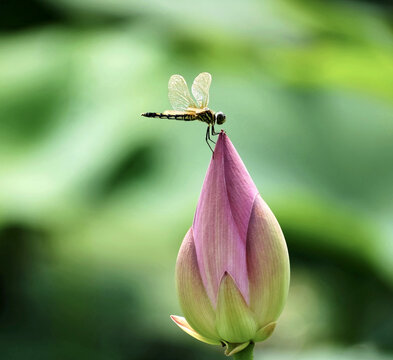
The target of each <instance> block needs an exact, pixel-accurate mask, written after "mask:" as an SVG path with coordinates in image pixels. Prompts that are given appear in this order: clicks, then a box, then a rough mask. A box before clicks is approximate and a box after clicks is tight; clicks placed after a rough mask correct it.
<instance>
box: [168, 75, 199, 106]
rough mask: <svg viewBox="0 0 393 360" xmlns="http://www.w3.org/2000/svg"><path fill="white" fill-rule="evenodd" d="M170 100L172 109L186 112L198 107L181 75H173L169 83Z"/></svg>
mask: <svg viewBox="0 0 393 360" xmlns="http://www.w3.org/2000/svg"><path fill="white" fill-rule="evenodd" d="M168 98H169V102H170V103H171V105H172V108H173V109H174V110H176V111H185V110H186V109H187V108H189V107H197V106H196V104H195V101H194V100H193V99H192V98H191V95H190V92H189V91H188V88H187V83H186V81H185V80H184V78H183V76H181V75H172V76H171V78H170V79H169V83H168Z"/></svg>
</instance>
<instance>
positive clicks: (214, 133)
mask: <svg viewBox="0 0 393 360" xmlns="http://www.w3.org/2000/svg"><path fill="white" fill-rule="evenodd" d="M219 134H220V133H216V131H215V130H214V125H212V135H219Z"/></svg>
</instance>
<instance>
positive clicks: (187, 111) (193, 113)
mask: <svg viewBox="0 0 393 360" xmlns="http://www.w3.org/2000/svg"><path fill="white" fill-rule="evenodd" d="M163 114H164V115H196V111H193V110H190V109H188V110H186V111H178V110H166V111H164V112H163Z"/></svg>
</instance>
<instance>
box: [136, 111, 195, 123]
mask: <svg viewBox="0 0 393 360" xmlns="http://www.w3.org/2000/svg"><path fill="white" fill-rule="evenodd" d="M142 116H145V117H149V118H159V119H171V120H183V121H193V120H197V116H196V115H195V114H187V113H185V114H166V113H155V112H147V113H143V114H142Z"/></svg>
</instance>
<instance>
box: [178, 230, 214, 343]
mask: <svg viewBox="0 0 393 360" xmlns="http://www.w3.org/2000/svg"><path fill="white" fill-rule="evenodd" d="M176 283H177V292H178V295H179V301H180V306H181V308H182V310H183V314H184V316H185V318H186V319H187V321H188V323H189V324H190V325H191V326H192V328H193V329H195V330H196V331H197V332H198V333H199V334H201V335H202V336H205V337H207V338H210V339H214V340H217V341H219V339H220V337H219V335H218V333H217V331H216V327H215V320H216V315H215V313H214V310H213V307H212V304H211V303H210V299H209V297H208V296H207V293H206V291H205V288H204V286H203V283H202V279H201V275H200V273H199V269H198V262H197V258H196V252H195V246H194V238H193V234H192V229H190V230H189V231H188V232H187V234H186V236H185V237H184V240H183V243H182V245H181V247H180V251H179V255H178V257H177V263H176Z"/></svg>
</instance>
